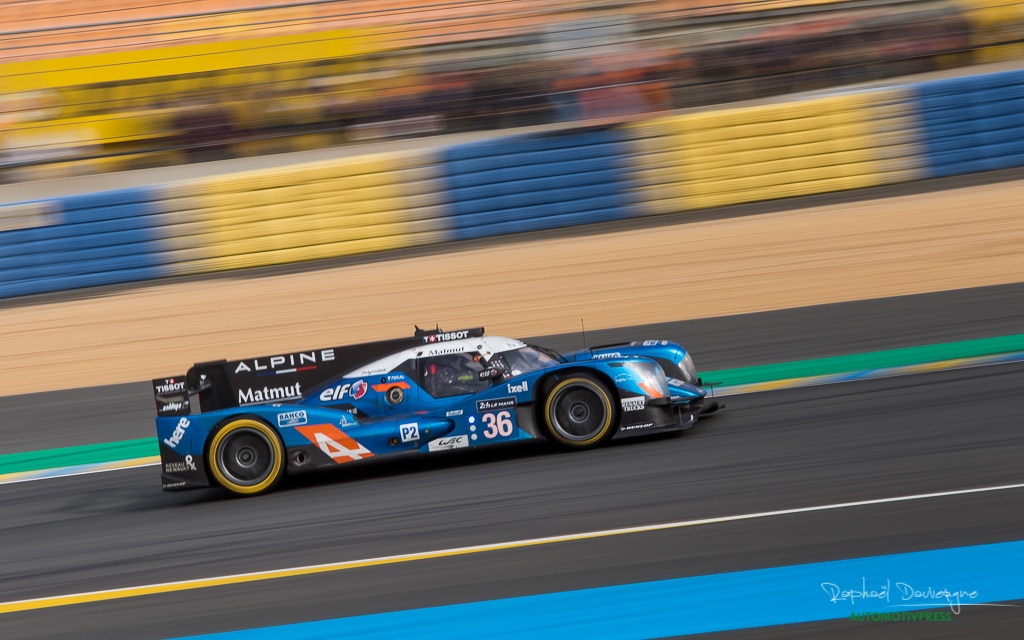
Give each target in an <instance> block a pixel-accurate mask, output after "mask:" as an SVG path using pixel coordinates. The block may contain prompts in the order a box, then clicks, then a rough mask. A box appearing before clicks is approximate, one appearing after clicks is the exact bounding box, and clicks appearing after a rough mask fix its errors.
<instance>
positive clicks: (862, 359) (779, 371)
mask: <svg viewBox="0 0 1024 640" xmlns="http://www.w3.org/2000/svg"><path fill="white" fill-rule="evenodd" d="M1015 351H1024V334H1017V335H1012V336H997V337H995V338H979V339H977V340H964V341H962V342H947V343H944V344H926V345H922V346H918V347H905V348H902V349H888V350H886V351H871V352H868V353H854V354H850V355H845V356H834V357H831V358H815V359H813V360H794V361H792V362H780V363H777V364H765V365H760V366H756V367H741V368H738V369H719V370H718V371H702V372H701V374H700V375H701V378H703V379H704V380H705V381H706V382H712V383H715V384H716V385H722V386H729V387H731V386H735V385H741V384H753V383H757V382H772V381H775V380H787V379H789V378H809V377H811V376H826V375H832V374H836V373H849V372H851V371H864V370H867V369H882V368H887V367H906V366H912V365H918V364H926V363H929V362H939V361H940V360H954V359H957V358H975V357H978V356H991V355H997V354H1000V353H1012V352H1015Z"/></svg>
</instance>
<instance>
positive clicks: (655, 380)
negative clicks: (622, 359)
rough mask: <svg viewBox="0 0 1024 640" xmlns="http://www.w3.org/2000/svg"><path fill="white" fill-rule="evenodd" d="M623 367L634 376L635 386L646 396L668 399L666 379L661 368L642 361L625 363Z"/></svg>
mask: <svg viewBox="0 0 1024 640" xmlns="http://www.w3.org/2000/svg"><path fill="white" fill-rule="evenodd" d="M625 366H626V367H627V368H628V369H630V370H631V371H633V373H634V374H636V377H637V384H638V385H639V386H640V388H641V389H643V390H644V392H645V393H646V394H647V395H649V396H650V397H652V398H667V397H668V395H669V393H668V378H666V377H665V372H664V371H662V369H661V367H659V366H658V365H656V364H654V363H653V362H645V361H642V360H639V361H633V362H627V363H626V364H625Z"/></svg>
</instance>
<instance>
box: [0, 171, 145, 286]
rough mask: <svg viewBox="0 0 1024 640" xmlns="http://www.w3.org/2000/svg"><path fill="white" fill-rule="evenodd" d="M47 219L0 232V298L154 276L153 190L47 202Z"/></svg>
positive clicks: (118, 191) (99, 193)
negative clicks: (50, 216)
mask: <svg viewBox="0 0 1024 640" xmlns="http://www.w3.org/2000/svg"><path fill="white" fill-rule="evenodd" d="M50 202H51V204H52V205H53V208H54V209H56V211H57V213H56V215H55V216H53V220H52V221H51V222H52V223H50V224H41V225H38V226H29V227H27V228H20V229H9V230H6V231H3V232H0V298H3V297H12V296H22V295H31V294H38V293H50V292H54V291H64V290H68V289H76V288H80V287H86V286H96V285H101V284H121V283H125V282H132V281H136V280H146V279H150V278H155V277H159V276H160V275H161V274H162V273H161V272H162V269H161V257H160V255H161V253H160V251H161V245H160V239H159V234H158V233H156V232H155V229H154V224H153V223H154V221H159V220H161V219H162V218H163V215H162V214H160V215H157V212H158V207H157V206H156V204H155V190H154V189H150V188H136V189H118V190H114V191H104V192H98V193H90V194H84V195H78V196H71V197H66V198H57V199H54V200H53V201H50Z"/></svg>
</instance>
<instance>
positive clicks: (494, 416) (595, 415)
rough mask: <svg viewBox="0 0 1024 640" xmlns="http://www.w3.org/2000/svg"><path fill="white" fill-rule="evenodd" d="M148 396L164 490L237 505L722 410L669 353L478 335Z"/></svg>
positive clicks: (651, 427)
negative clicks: (562, 347)
mask: <svg viewBox="0 0 1024 640" xmlns="http://www.w3.org/2000/svg"><path fill="white" fill-rule="evenodd" d="M153 392H154V395H155V396H156V410H157V417H156V431H157V438H158V440H159V442H160V458H161V462H162V465H163V476H162V480H163V488H164V490H167V491H173V490H179V489H187V488H193V487H206V486H210V485H219V486H221V487H224V488H225V489H227V490H228V491H230V492H232V493H235V494H240V495H255V494H260V493H264V492H266V491H269V490H270V489H272V488H273V487H274V486H275V485H277V484H278V482H280V480H281V479H282V478H283V477H284V475H285V474H286V473H287V474H293V473H299V472H304V471H309V470H314V469H323V468H331V467H336V466H337V465H340V464H347V463H350V462H356V461H359V460H365V459H367V458H373V457H377V456H385V455H392V454H399V453H412V452H416V453H431V452H435V451H445V450H450V449H462V448H472V447H479V446H485V445H490V444H495V443H500V442H509V441H513V440H528V439H531V438H546V439H548V440H550V441H552V442H554V443H556V444H557V445H560V446H562V447H565V448H569V449H587V448H590V447H594V446H597V445H599V444H601V443H602V442H605V441H607V440H610V439H613V438H627V437H630V436H637V435H646V434H650V433H658V432H665V431H682V430H685V429H688V428H690V427H691V426H693V425H694V423H696V421H697V419H698V417H700V416H702V415H707V414H709V413H713V412H714V411H716V410H717V409H718V408H719V405H718V404H717V402H715V401H714V400H712V399H711V398H705V394H706V392H705V391H704V389H702V388H701V387H700V380H699V379H698V378H697V374H696V369H695V368H694V365H693V360H692V358H691V357H690V354H689V353H687V352H686V350H685V349H683V348H682V347H680V346H679V345H677V344H675V343H672V342H668V341H666V340H645V341H642V342H629V343H623V344H616V345H610V346H603V347H599V348H595V349H587V350H584V351H580V352H576V353H570V354H567V355H561V354H558V353H556V352H554V351H552V350H550V349H545V348H543V347H538V346H534V345H530V344H526V343H525V342H522V341H519V340H514V339H510V338H501V337H497V336H486V335H484V330H483V329H482V328H475V329H463V330H460V331H448V332H446V331H441V330H440V329H437V330H428V331H425V330H422V329H419V328H417V329H416V333H415V335H414V336H413V337H412V338H400V339H396V340H386V341H381V342H372V343H365V344H357V345H350V346H342V347H332V348H327V349H318V350H314V351H303V352H298V353H287V354H283V355H275V356H268V357H261V358H252V359H247V360H238V361H234V362H229V361H226V360H219V361H216V362H205V363H199V364H196V365H195V366H193V367H192V368H190V369H189V370H188V373H187V374H186V375H184V376H175V377H173V378H159V379H156V380H153ZM196 409H198V412H196Z"/></svg>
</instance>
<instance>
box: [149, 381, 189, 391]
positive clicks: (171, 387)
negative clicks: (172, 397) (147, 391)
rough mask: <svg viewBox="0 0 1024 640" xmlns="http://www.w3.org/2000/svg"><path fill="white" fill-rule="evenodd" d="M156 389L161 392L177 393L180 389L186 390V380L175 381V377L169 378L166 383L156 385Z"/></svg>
mask: <svg viewBox="0 0 1024 640" xmlns="http://www.w3.org/2000/svg"><path fill="white" fill-rule="evenodd" d="M156 390H157V392H159V393H176V392H178V391H184V390H185V381H184V380H180V381H175V380H174V378H168V379H167V380H166V381H165V382H164V384H158V385H156Z"/></svg>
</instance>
